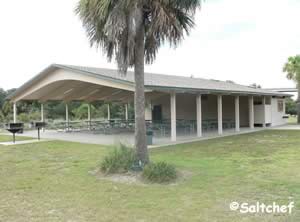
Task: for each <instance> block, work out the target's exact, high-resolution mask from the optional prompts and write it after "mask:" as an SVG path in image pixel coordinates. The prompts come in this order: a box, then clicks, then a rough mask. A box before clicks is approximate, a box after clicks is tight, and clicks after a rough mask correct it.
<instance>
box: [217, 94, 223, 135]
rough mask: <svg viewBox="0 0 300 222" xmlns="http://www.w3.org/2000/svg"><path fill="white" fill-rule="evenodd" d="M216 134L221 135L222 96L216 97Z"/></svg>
mask: <svg viewBox="0 0 300 222" xmlns="http://www.w3.org/2000/svg"><path fill="white" fill-rule="evenodd" d="M218 134H219V135H222V134H223V105H222V95H218Z"/></svg>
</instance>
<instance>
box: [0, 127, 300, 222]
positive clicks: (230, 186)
mask: <svg viewBox="0 0 300 222" xmlns="http://www.w3.org/2000/svg"><path fill="white" fill-rule="evenodd" d="M299 133H300V132H299V131H264V132H258V133H253V134H247V135H240V136H232V137H226V138H222V139H213V140H207V141H202V142H197V143H192V144H185V145H178V146H170V147H167V148H160V149H153V150H151V159H152V160H154V161H165V162H168V163H170V164H173V165H175V166H176V167H177V169H178V170H180V171H184V172H188V175H189V176H188V177H187V178H186V179H185V180H182V181H180V182H178V184H177V185H157V184H147V185H141V184H124V183H116V182H111V181H108V180H101V179H99V178H97V177H96V176H94V175H93V174H92V173H91V171H93V170H95V169H96V168H97V167H99V164H100V162H101V160H102V159H103V157H104V155H106V154H107V153H108V150H109V149H108V148H106V147H101V146H97V145H84V144H78V143H69V142H56V141H54V142H53V141H52V142H42V143H35V144H28V145H18V146H11V147H5V146H0V201H1V204H0V221H46V222H47V221H89V222H93V221H130V222H132V221H151V222H152V221H172V222H174V221H188V222H190V221H230V222H231V221H300V136H299ZM291 200H293V201H295V204H296V207H295V208H294V211H293V214H292V215H280V214H276V215H273V214H259V215H249V214H247V215H241V214H239V213H238V212H232V211H230V210H229V203H230V202H232V201H240V202H249V203H255V202H256V201H260V202H264V203H266V204H272V202H273V201H275V202H278V203H280V204H287V203H288V202H289V201H291Z"/></svg>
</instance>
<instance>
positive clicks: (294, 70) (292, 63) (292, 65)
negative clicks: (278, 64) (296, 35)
mask: <svg viewBox="0 0 300 222" xmlns="http://www.w3.org/2000/svg"><path fill="white" fill-rule="evenodd" d="M283 72H285V73H287V75H286V76H287V78H288V79H290V80H293V81H295V82H296V84H297V88H298V99H297V115H298V123H300V55H296V56H294V57H289V58H288V62H287V63H286V64H285V65H284V67H283Z"/></svg>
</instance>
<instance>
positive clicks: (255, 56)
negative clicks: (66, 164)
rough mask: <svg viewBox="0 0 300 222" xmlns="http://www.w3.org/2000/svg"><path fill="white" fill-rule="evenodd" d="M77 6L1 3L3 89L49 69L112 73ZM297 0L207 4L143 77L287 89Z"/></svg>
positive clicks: (213, 0) (299, 16)
mask: <svg viewBox="0 0 300 222" xmlns="http://www.w3.org/2000/svg"><path fill="white" fill-rule="evenodd" d="M77 1H78V0H63V1H62V0H42V1H41V0H26V1H24V0H14V1H5V0H0V2H1V8H0V27H1V33H0V61H1V74H0V75H1V81H0V87H3V88H5V89H9V88H14V87H19V86H20V85H21V84H23V83H24V82H26V81H27V80H29V79H30V78H32V77H33V76H34V75H36V74H37V73H38V72H39V71H41V70H42V69H43V68H45V67H46V66H48V65H49V64H51V63H63V64H73V65H87V66H96V67H108V68H115V67H116V65H115V64H114V63H112V64H109V63H107V60H106V58H104V57H103V56H102V53H101V51H98V52H97V51H96V49H94V48H90V46H89V42H88V40H87V38H86V36H85V33H84V30H83V29H82V27H81V23H80V21H79V19H78V18H77V16H76V15H75V14H74V8H75V5H76V3H77ZM299 10H300V1H299V0H206V1H205V3H204V5H203V7H202V10H201V12H199V13H198V14H197V20H196V23H197V27H196V29H194V30H193V31H192V34H191V36H189V37H187V38H186V40H185V41H184V42H183V43H182V44H181V45H180V46H179V48H177V49H176V50H174V49H170V48H169V47H167V46H166V47H164V48H163V49H161V50H160V52H159V55H158V57H157V60H156V62H155V63H154V64H153V65H151V66H147V67H146V71H149V72H157V73H165V74H176V75H184V76H191V75H193V76H194V77H203V78H209V79H220V80H233V81H235V82H237V83H241V84H246V85H249V84H251V83H258V84H260V85H262V86H263V87H292V86H294V83H292V82H290V81H288V80H286V78H285V75H284V74H283V73H282V66H283V64H284V62H285V61H286V60H287V57H288V56H291V55H295V54H297V53H300V28H299V21H300V13H299V12H300V11H299Z"/></svg>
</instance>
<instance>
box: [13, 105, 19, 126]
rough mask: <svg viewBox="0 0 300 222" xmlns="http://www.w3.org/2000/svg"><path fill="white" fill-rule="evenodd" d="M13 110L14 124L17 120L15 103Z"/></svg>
mask: <svg viewBox="0 0 300 222" xmlns="http://www.w3.org/2000/svg"><path fill="white" fill-rule="evenodd" d="M13 109H14V123H16V122H17V121H18V120H17V103H14V104H13Z"/></svg>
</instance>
